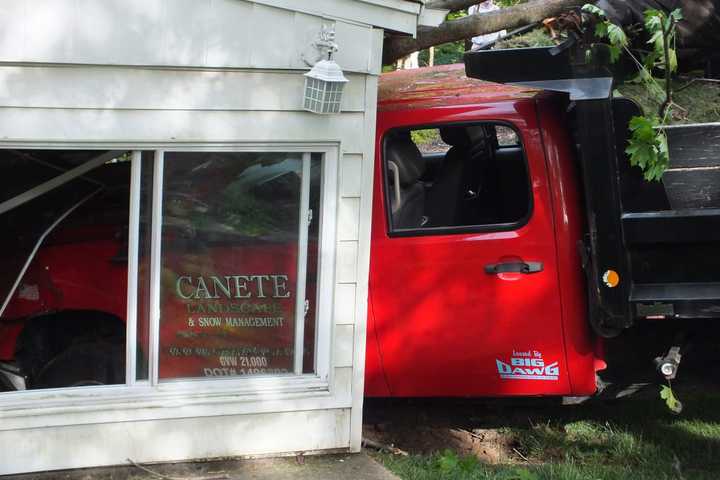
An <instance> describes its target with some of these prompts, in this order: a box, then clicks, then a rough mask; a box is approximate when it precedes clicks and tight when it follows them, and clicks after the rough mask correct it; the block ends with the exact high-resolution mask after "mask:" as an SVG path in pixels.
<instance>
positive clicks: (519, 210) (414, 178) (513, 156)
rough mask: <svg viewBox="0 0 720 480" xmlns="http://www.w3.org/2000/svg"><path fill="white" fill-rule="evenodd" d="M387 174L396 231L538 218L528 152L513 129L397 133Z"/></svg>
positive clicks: (482, 126) (501, 226)
mask: <svg viewBox="0 0 720 480" xmlns="http://www.w3.org/2000/svg"><path fill="white" fill-rule="evenodd" d="M501 143H502V144H501ZM384 171H385V181H386V184H385V185H386V190H385V191H386V192H387V195H386V198H387V202H386V204H387V209H388V211H389V215H388V216H389V219H390V231H391V233H392V234H398V235H409V234H432V233H438V234H441V233H454V232H463V231H488V230H507V229H513V228H517V227H519V226H520V225H522V224H523V223H524V222H525V221H526V220H527V219H528V218H529V216H530V212H531V208H532V200H531V199H532V197H531V190H530V180H529V177H528V169H527V163H526V160H525V155H524V152H523V149H522V145H521V144H520V140H519V137H518V135H517V133H516V132H515V130H514V129H512V128H511V127H509V126H507V125H502V124H493V123H478V124H469V125H446V126H439V127H435V128H432V127H428V128H421V129H396V130H393V131H390V132H389V133H388V134H387V135H386V136H385V139H384Z"/></svg>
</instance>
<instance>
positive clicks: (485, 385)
mask: <svg viewBox="0 0 720 480" xmlns="http://www.w3.org/2000/svg"><path fill="white" fill-rule="evenodd" d="M566 106H567V100H566V99H565V97H564V96H562V95H558V94H552V93H549V92H543V91H541V90H535V89H530V88H523V87H513V86H504V85H499V84H491V83H487V82H483V81H481V80H476V79H471V78H468V77H466V76H465V69H464V68H463V66H462V65H451V66H444V67H436V68H430V69H419V70H405V71H399V72H394V73H391V74H386V75H384V76H383V78H382V79H381V82H380V90H379V101H378V123H377V143H376V152H377V155H376V164H375V177H374V182H375V183H374V185H375V190H374V198H373V225H372V227H373V228H372V246H371V266H370V298H369V302H370V304H369V318H368V348H367V365H366V383H365V385H366V387H365V388H366V395H368V396H400V397H413V396H415V397H434V396H440V397H448V396H459V397H465V396H513V395H524V396H528V395H530V396H535V395H553V396H560V395H565V396H582V395H589V394H592V393H594V392H595V390H596V372H597V371H598V370H600V369H602V368H603V367H604V362H603V360H602V356H601V350H600V344H599V342H598V341H597V340H596V339H595V336H594V335H593V334H592V332H591V330H590V328H589V325H588V322H587V301H586V295H587V294H586V288H585V281H584V278H583V273H582V272H583V269H582V265H581V257H580V255H579V254H578V248H577V245H578V244H579V243H580V242H581V239H582V235H583V225H584V218H583V213H582V210H581V201H580V193H579V192H580V188H579V185H578V176H577V173H576V171H575V162H574V160H573V159H574V154H573V152H572V151H571V142H570V139H569V138H568V132H567V128H566V124H565V120H564V116H565V108H566Z"/></svg>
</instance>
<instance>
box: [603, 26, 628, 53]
mask: <svg viewBox="0 0 720 480" xmlns="http://www.w3.org/2000/svg"><path fill="white" fill-rule="evenodd" d="M607 32H608V40H610V43H611V44H612V45H614V46H616V47H625V46H627V44H628V39H627V35H625V31H624V30H623V29H622V28H620V27H618V26H617V25H615V24H614V23H610V22H608V25H607Z"/></svg>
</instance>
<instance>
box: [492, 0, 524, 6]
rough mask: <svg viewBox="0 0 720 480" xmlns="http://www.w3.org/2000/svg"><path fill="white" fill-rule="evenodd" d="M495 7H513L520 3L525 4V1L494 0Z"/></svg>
mask: <svg viewBox="0 0 720 480" xmlns="http://www.w3.org/2000/svg"><path fill="white" fill-rule="evenodd" d="M494 2H495V5H497V6H499V7H513V6H515V5H519V4H521V3H526V2H527V0H494Z"/></svg>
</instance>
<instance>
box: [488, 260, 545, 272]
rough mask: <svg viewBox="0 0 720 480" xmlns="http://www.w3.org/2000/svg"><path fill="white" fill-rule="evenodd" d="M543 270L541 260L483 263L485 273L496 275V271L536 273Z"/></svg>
mask: <svg viewBox="0 0 720 480" xmlns="http://www.w3.org/2000/svg"><path fill="white" fill-rule="evenodd" d="M542 271H543V264H542V262H503V263H489V264H487V265H485V273H487V274H488V275H497V274H498V273H524V274H526V275H527V274H530V273H538V272H542Z"/></svg>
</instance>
